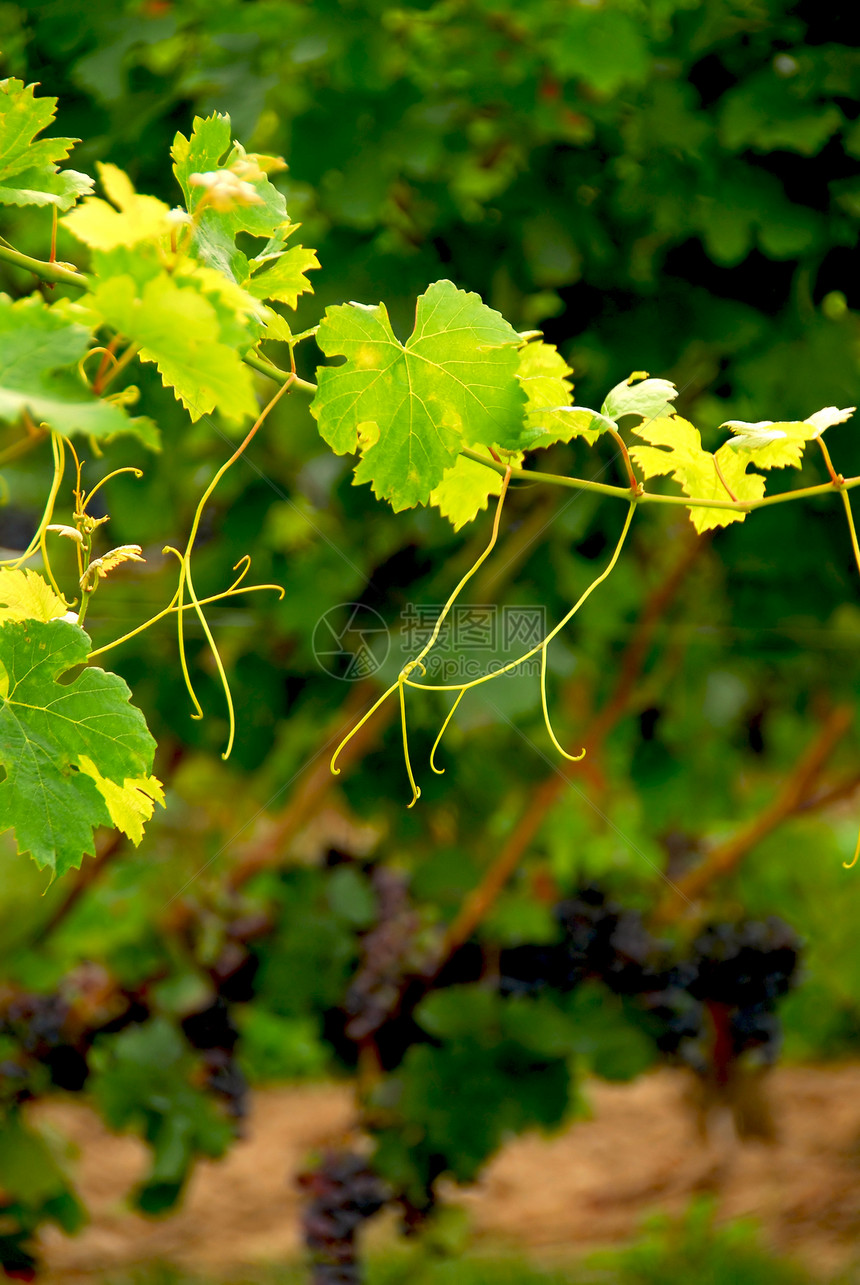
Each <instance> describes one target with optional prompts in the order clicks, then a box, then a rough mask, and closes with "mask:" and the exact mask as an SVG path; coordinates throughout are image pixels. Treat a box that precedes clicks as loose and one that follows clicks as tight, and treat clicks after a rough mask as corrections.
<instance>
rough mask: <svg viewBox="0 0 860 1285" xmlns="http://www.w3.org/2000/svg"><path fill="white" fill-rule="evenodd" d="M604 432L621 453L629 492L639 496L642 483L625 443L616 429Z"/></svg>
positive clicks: (608, 429)
mask: <svg viewBox="0 0 860 1285" xmlns="http://www.w3.org/2000/svg"><path fill="white" fill-rule="evenodd" d="M606 431H607V432H608V434H609V436H610V437H611V438H612V439H613V441H614V442H615V445H616V446H617V447H618V449H619V450H620V452H621V458H622V459H623V460H624V467H625V469H626V471H627V481H628V482H629V483H630V490H631V491H632V492H633V494H634V495H639V494H640V493H641V491H642V483H641V482H640V481H639V479H638V477H637V476H636V474H635V473H634V472H633V465H632V464H631V463H630V456H629V454H628V453H627V443H626V442H625V440H624V438H623V437H622V436H621V434H620V433H619V432H618V430H617V429H615V428H607V430H606ZM734 498H735V497H734V496H732V499H734Z"/></svg>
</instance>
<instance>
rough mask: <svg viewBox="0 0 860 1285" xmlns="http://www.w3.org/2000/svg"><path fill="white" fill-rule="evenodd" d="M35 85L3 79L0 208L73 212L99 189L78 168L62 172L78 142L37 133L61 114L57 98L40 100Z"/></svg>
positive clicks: (0, 92)
mask: <svg viewBox="0 0 860 1285" xmlns="http://www.w3.org/2000/svg"><path fill="white" fill-rule="evenodd" d="M35 88H36V86H35V85H25V84H24V82H23V81H21V80H15V79H13V78H10V79H8V80H0V204H4V205H55V206H56V207H57V208H58V209H60V210H68V209H71V207H72V206H73V205H74V204H75V202H76V201H77V199H78V197H79V196H85V195H86V194H87V193H89V192H91V191H92V190H93V181H92V179H91V178H89V177H88V176H87V175H86V174H79V173H78V171H77V170H58V168H57V161H63V160H65V159H66V157H67V156H68V154H69V152H70V151H71V149H72V147H74V145H75V143H76V142H78V139H76V138H41V139H38V140H36V135H37V134H40V133H41V132H42V130H43V129H45V128H47V126H48V125H50V124H51V121H52V120H53V119H54V116H55V115H56V108H57V100H56V98H36V96H35V92H34V91H35Z"/></svg>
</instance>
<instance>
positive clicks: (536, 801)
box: [441, 537, 702, 961]
mask: <svg viewBox="0 0 860 1285" xmlns="http://www.w3.org/2000/svg"><path fill="white" fill-rule="evenodd" d="M701 548H702V540H701V539H695V538H693V537H690V538H685V547H684V550H683V552H682V555H681V557H680V558H679V559H678V561H677V562H676V563H675V565H674V566H673V567H672V569H671V570H670V572H669V574H668V575H667V576H666V578H665V579H664V580H663V581H662V582H661V583H660V584H659V585H658V586H657V588H656V589H655V590H654V592H653V593H652V594H651V595H650V596H649V598H648V599H647V601H646V602H645V605H644V607H643V609H642V612H641V614H640V616H639V619H638V621H637V622H636V625H635V626H634V628H633V632H632V634H631V636H630V640H629V642H628V644H627V646H626V648H625V650H624V653H623V655H622V657H621V662H620V665H619V670H618V678H617V680H616V683H615V687H614V688H613V690H612V693H611V695H610V697H609V699H608V700H607V701H606V702H605V704H604V705H603V706H602V707H601V708H600V709H599V710H598V711H597V713H596V715H595V716H594V717H593V719H592V720H591V722H590V723H589V724H588V726H587V727H586V730H585V732H584V734H582V736H581V740H582V742H583V743H584V744H585V745H586V746H587V749H588V754H587V755H586V757H585V759H584V760H583V761H582V763H581V764H573V763H568V762H564V763H561V764H559V766H558V767H557V768H556V769H555V770H554V771H553V773H552V775H551V776H548V777H547V778H546V779H545V780H543V781H541V782H540V784H539V785H538V786H537V787H536V788H535V790H534V791H533V793H532V795H531V798H530V799H529V801H528V804H527V806H526V810H525V811H524V812H523V814H522V816H521V817H520V819H519V821H518V822H517V824H516V826H515V828H514V830H513V831H512V833H511V834H510V835H509V836H508V838H507V840H506V842H505V843H504V844H503V846H502V850H501V852H500V853H499V855H498V857H497V858H496V860H495V861H494V862H493V864H492V865H491V866H490V868H489V870H487V872H486V874H485V875H484V877H483V879H482V880H481V882H480V883H479V884H478V886H477V887H476V888H474V889H473V891H472V892H471V893H470V895H469V896H468V897H467V898H466V900H465V902H464V903H463V906H462V908H461V909H460V912H459V914H458V915H457V916H456V917H455V919H454V921H453V922H452V923H451V925H450V927H449V928H448V931H447V933H446V934H445V938H444V941H443V944H442V954H441V960H442V961H444V960H445V959H447V958H449V957H450V955H452V954H453V952H454V951H455V950H456V949H457V947H458V946H461V945H462V944H463V942H465V941H467V940H468V939H469V937H471V935H472V933H473V932H474V931H475V929H476V928H477V926H478V924H479V923H481V921H482V920H483V919H484V918H485V916H486V915H487V913H488V911H489V910H490V909H491V907H492V906H493V904H494V903H495V901H496V899H497V898H498V896H499V894H500V893H501V892H502V890H503V888H504V887H505V885H506V883H507V882H508V880H509V879H510V877H511V876H512V874H513V873H514V871H515V870H516V868H517V866H518V865H519V863H520V860H521V859H522V856H523V854H524V852H525V851H526V849H527V848H528V847H529V845H530V844H531V842H532V840H533V839H534V837H535V835H536V834H537V832H538V830H539V829H540V827H541V825H542V824H543V821H544V819H545V817H546V815H547V813H548V812H549V811H550V809H551V808H552V807H553V805H554V804H555V803H556V802H557V800H558V798H559V796H560V795H561V794H562V793H563V792H564V790H565V789H566V787H567V785H568V782H569V780H570V779H571V778H572V776H573V773H574V771H575V770H578V771H579V772H580V774H581V773H582V772H583V771H584V770H585V769H586V767H588V770H589V771H591V772H594V770H595V758H596V755H597V752H598V751H599V749H600V747H601V746H602V744H603V742H604V741H605V739H606V737H607V735H608V734H609V732H610V731H611V730H612V728H613V727H614V726H615V724H616V723H617V722H618V721H619V719H620V718H621V717H622V716H623V714H624V712H625V710H626V708H627V706H628V704H629V701H630V697H631V695H632V693H633V690H634V688H635V686H636V682H637V680H638V678H639V675H640V673H641V672H642V668H643V666H644V664H645V661H646V659H647V656H648V651H649V649H650V647H651V643H652V640H653V637H654V633H655V631H656V628H657V625H658V623H659V621H660V619H661V617H662V615H663V613H664V612H665V610H666V608H667V607H668V605H669V603H670V602H671V601H672V599H673V598H674V597H675V595H676V594H677V592H678V590H679V589H680V587H681V584H682V582H683V580H684V577H685V576H686V575H687V573H688V571H689V570H690V568H691V567H692V565H693V563H694V561H695V560H696V558H697V556H698V554H699V552H700V550H701Z"/></svg>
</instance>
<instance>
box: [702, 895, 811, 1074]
mask: <svg viewBox="0 0 860 1285" xmlns="http://www.w3.org/2000/svg"><path fill="white" fill-rule="evenodd" d="M799 955H800V942H799V940H798V938H797V936H796V934H795V932H794V931H793V929H792V928H790V927H789V926H788V924H786V923H784V922H783V921H782V920H781V919H776V918H770V919H766V920H754V919H748V920H741V921H740V922H738V923H734V924H732V923H720V924H711V925H709V926H708V927H707V928H705V930H704V931H703V932H702V933H701V935H700V936H699V937H698V938H697V939H696V941H695V943H694V945H693V959H694V962H695V965H696V976H695V977H694V978H693V980H692V981H691V982H690V985H689V988H688V989H689V991H690V994H691V995H693V996H694V997H695V998H696V999H699V1000H701V1001H702V1002H703V1003H705V1004H706V1005H708V1006H709V1008H710V1011H711V1012H712V1014H714V1012H715V1010H716V1009H717V1008H718V1007H719V1008H720V1009H722V1010H724V1012H725V1015H726V1017H727V1020H728V1031H729V1036H730V1040H731V1055H732V1056H733V1057H738V1056H739V1055H740V1054H741V1053H744V1052H746V1051H747V1050H748V1049H753V1048H755V1049H759V1050H760V1053H761V1056H762V1057H763V1058H764V1059H765V1060H766V1061H768V1062H773V1061H775V1060H776V1057H777V1055H778V1053H779V1047H780V1036H781V1031H780V1025H779V1020H778V1018H777V1017H776V1014H775V1009H776V1004H777V1001H778V1000H780V999H781V998H782V997H783V996H784V995H786V994H787V993H788V991H789V989H790V988H791V985H792V982H793V980H794V978H795V975H796V971H797V965H798V960H799Z"/></svg>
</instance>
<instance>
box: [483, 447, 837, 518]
mask: <svg viewBox="0 0 860 1285" xmlns="http://www.w3.org/2000/svg"><path fill="white" fill-rule="evenodd" d="M460 454H461V455H465V456H466V457H467V459H470V460H474V461H475V463H476V464H483V465H484V466H485V467H486V468H491V469H493V470H494V471H495V472H496V473H501V472H503V471H504V466H499V465H497V464H496V463H495V462H494V461H493V460H491V459H488V458H487V456H486V455H480V454H479V453H478V452H477V451H473V450H470V448H469V447H468V446H464V447H462V448H461V450H460ZM511 478H512V479H513V478H516V479H517V480H520V479H522V480H523V481H526V482H547V483H549V484H550V485H552V486H566V487H568V488H569V489H570V490H574V491H595V492H597V494H599V495H612V496H615V497H617V498H618V499H621V500H629V499H630V490H629V488H628V487H626V486H610V485H608V484H607V483H605V482H592V481H591V480H590V479H588V478H583V477H565V476H564V474H562V473H544V472H542V471H541V472H538V471H536V470H529V469H522V468H512V469H511ZM856 486H860V476H858V477H847V478H845V480H844V481H843V482H841V483H840V484H839V490H840V491H842V490H845V491H850V490H853V489H854V487H856ZM832 493H833V483H832V482H822V483H821V484H820V485H819V486H804V487H800V488H799V489H798V490H796V491H785V492H783V493H782V494H781V495H766V496H764V498H763V499H761V500H738V501H732V500H700V499H697V498H694V497H690V496H687V495H657V494H656V493H655V492H654V491H645V490H643V491H641V492H640V493H639V495H638V496H637V497H636V498H637V502H638V503H639V504H675V505H681V506H683V507H684V508H688V509H689V508H699V509H731V510H733V511H734V512H735V513H751V512H752V511H753V510H754V509H766V508H769V507H770V506H771V505H774V504H787V503H788V502H789V501H791V500H800V499H809V498H810V497H811V496H813V495H832Z"/></svg>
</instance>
